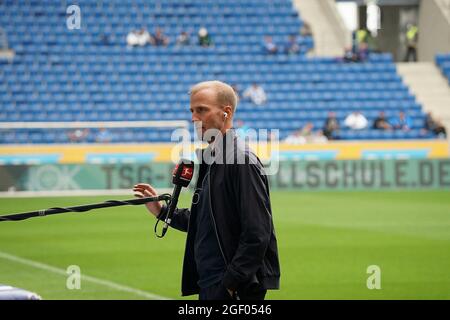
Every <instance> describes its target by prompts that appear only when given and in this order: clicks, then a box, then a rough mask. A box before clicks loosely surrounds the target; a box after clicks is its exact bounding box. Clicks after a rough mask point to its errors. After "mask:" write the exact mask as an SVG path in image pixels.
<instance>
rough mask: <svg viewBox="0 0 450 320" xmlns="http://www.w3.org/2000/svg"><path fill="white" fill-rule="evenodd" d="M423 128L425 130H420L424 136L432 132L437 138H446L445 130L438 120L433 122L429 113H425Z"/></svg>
mask: <svg viewBox="0 0 450 320" xmlns="http://www.w3.org/2000/svg"><path fill="white" fill-rule="evenodd" d="M424 127H425V128H424V129H422V134H424V135H425V134H428V133H429V132H432V133H434V134H435V135H437V136H438V137H439V138H444V139H445V138H447V130H446V129H445V127H444V125H443V124H442V123H441V122H440V121H439V120H435V119H434V118H433V114H432V113H431V112H428V113H427V116H426V118H425V125H424Z"/></svg>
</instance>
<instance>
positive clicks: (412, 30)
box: [404, 24, 419, 62]
mask: <svg viewBox="0 0 450 320" xmlns="http://www.w3.org/2000/svg"><path fill="white" fill-rule="evenodd" d="M418 38H419V28H418V27H417V26H415V25H413V24H408V26H407V30H406V55H405V59H404V61H405V62H410V61H411V58H412V61H413V62H416V61H417V42H418Z"/></svg>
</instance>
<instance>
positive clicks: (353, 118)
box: [344, 111, 369, 130]
mask: <svg viewBox="0 0 450 320" xmlns="http://www.w3.org/2000/svg"><path fill="white" fill-rule="evenodd" d="M344 123H345V126H346V127H348V128H350V129H353V130H363V129H365V128H367V125H368V124H369V122H368V121H367V118H366V117H364V115H363V114H362V113H361V112H359V111H355V112H352V113H351V114H349V115H348V116H347V118H345V122H344Z"/></svg>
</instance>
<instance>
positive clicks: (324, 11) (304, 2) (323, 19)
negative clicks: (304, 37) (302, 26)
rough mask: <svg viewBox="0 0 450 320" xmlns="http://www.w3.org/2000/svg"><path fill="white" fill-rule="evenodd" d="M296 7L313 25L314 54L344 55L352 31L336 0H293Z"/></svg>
mask: <svg viewBox="0 0 450 320" xmlns="http://www.w3.org/2000/svg"><path fill="white" fill-rule="evenodd" d="M293 4H294V8H295V9H296V10H297V11H298V12H299V15H300V12H301V17H302V18H304V17H307V18H306V19H305V21H306V22H308V23H309V24H310V26H311V29H312V32H313V38H314V43H315V46H314V51H313V54H312V55H314V56H317V57H338V56H342V54H343V52H344V49H345V46H346V45H347V44H349V43H350V41H351V35H350V32H349V31H348V30H347V28H346V27H345V25H344V22H343V21H342V19H341V17H340V15H339V12H338V11H337V7H336V4H335V2H334V1H332V0H331V1H330V0H293Z"/></svg>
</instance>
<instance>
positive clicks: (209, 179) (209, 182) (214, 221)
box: [208, 164, 228, 266]
mask: <svg viewBox="0 0 450 320" xmlns="http://www.w3.org/2000/svg"><path fill="white" fill-rule="evenodd" d="M211 166H212V164H211V165H210V166H209V168H208V199H209V212H210V215H211V219H212V222H213V225H214V232H215V233H216V238H217V243H218V244H219V249H220V253H221V254H222V258H223V261H224V262H225V265H226V266H228V262H227V259H226V258H225V254H224V252H223V249H222V244H221V243H220V239H219V233H218V232H217V225H216V220H215V219H214V214H213V209H212V205H211Z"/></svg>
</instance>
